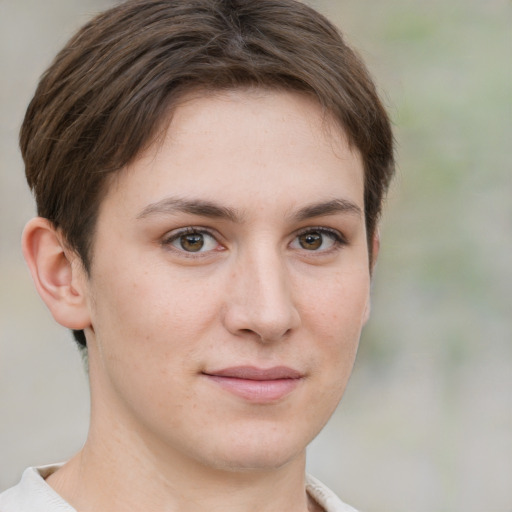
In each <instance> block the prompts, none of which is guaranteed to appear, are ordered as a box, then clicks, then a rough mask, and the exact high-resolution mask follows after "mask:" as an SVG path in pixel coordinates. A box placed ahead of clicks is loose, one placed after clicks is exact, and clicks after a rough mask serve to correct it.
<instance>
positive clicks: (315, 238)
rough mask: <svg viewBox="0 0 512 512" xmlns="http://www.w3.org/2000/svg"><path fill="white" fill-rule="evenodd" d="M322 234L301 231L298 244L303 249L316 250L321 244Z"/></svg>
mask: <svg viewBox="0 0 512 512" xmlns="http://www.w3.org/2000/svg"><path fill="white" fill-rule="evenodd" d="M322 242H323V236H322V234H321V233H317V232H316V231H312V232H310V233H303V234H302V235H300V236H299V244H300V246H301V247H302V248H303V249H306V250H308V251H316V250H317V249H319V248H320V247H321V246H322Z"/></svg>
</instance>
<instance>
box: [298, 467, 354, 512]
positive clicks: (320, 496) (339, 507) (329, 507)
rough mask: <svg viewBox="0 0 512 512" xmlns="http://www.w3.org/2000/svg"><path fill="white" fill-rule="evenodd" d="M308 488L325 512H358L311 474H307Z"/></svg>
mask: <svg viewBox="0 0 512 512" xmlns="http://www.w3.org/2000/svg"><path fill="white" fill-rule="evenodd" d="M306 490H307V492H308V494H309V495H310V496H311V497H312V498H313V499H314V500H315V501H316V502H317V503H318V504H319V505H320V506H321V507H322V508H323V509H324V510H325V512H357V510H356V509H355V508H352V507H351V506H350V505H347V504H346V503H343V501H341V500H340V499H339V498H338V496H336V494H334V493H333V492H332V491H331V490H330V489H329V488H328V487H326V486H325V485H324V484H323V483H322V482H320V481H319V480H317V479H316V478H314V477H312V476H311V475H307V476H306Z"/></svg>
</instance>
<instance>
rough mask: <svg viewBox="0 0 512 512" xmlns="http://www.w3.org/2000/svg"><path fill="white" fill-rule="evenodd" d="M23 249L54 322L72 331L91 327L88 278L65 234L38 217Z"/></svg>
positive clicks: (28, 228) (25, 236) (29, 228)
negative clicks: (65, 239)
mask: <svg viewBox="0 0 512 512" xmlns="http://www.w3.org/2000/svg"><path fill="white" fill-rule="evenodd" d="M22 248H23V255H24V257H25V260H26V262H27V265H28V267H29V269H30V273H31V274H32V279H33V280H34V284H35V286H36V289H37V291H38V293H39V295H40V296H41V298H42V299H43V301H44V302H45V304H46V305H47V307H48V309H49V310H50V312H51V314H52V316H53V318H54V319H55V320H56V321H57V322H58V323H59V324H61V325H63V326H64V327H67V328H68V329H75V330H81V329H85V328H87V327H89V326H90V324H91V321H90V315H89V309H88V303H87V300H86V299H87V295H86V291H87V286H86V285H87V276H86V273H85V270H84V269H83V268H82V263H81V261H80V258H79V257H78V255H76V254H75V253H74V252H72V251H70V250H69V249H68V248H67V247H66V244H65V241H64V238H63V236H62V234H61V233H60V232H59V231H58V230H56V229H55V228H54V226H53V224H52V223H51V222H50V221H48V220H47V219H43V218H41V217H36V218H34V219H32V220H31V221H29V222H28V224H27V225H26V226H25V229H24V231H23V237H22Z"/></svg>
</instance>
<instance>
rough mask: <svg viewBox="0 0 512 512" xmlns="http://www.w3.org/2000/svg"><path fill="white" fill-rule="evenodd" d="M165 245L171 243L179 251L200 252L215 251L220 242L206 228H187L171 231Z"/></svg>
mask: <svg viewBox="0 0 512 512" xmlns="http://www.w3.org/2000/svg"><path fill="white" fill-rule="evenodd" d="M164 245H170V246H172V247H173V248H175V249H177V250H178V251H184V252H189V253H199V252H208V251H213V250H214V249H216V248H217V247H219V242H217V240H216V239H215V237H214V236H213V235H212V234H210V233H209V232H207V231H205V230H200V229H196V228H186V229H181V230H179V231H177V232H172V233H170V234H169V236H168V237H167V238H166V239H165V240H164Z"/></svg>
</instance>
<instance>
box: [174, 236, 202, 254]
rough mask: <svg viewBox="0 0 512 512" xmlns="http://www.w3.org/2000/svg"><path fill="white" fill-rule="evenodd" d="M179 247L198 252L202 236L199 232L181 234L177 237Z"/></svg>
mask: <svg viewBox="0 0 512 512" xmlns="http://www.w3.org/2000/svg"><path fill="white" fill-rule="evenodd" d="M179 243H180V246H181V248H182V249H183V250H184V251H187V252H198V251H200V250H201V249H202V248H203V246H204V236H203V235H202V234H201V233H190V234H187V235H181V236H180V238H179Z"/></svg>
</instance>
